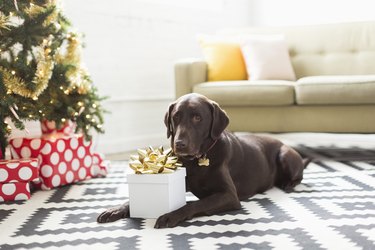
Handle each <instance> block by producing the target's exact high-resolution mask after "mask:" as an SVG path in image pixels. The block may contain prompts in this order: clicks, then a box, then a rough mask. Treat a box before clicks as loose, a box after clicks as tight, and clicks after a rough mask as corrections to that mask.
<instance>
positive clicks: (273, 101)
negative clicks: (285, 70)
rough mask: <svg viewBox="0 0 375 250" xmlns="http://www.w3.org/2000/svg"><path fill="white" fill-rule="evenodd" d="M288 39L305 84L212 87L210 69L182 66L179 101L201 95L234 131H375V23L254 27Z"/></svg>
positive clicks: (196, 63)
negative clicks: (218, 108) (214, 105)
mask: <svg viewBox="0 0 375 250" xmlns="http://www.w3.org/2000/svg"><path fill="white" fill-rule="evenodd" d="M224 33H225V35H227V36H230V35H237V34H281V33H282V34H284V36H285V38H286V40H287V43H288V48H289V54H290V57H291V62H292V66H293V68H294V71H295V74H296V77H297V80H296V81H295V82H294V81H281V80H265V81H247V80H245V81H220V82H207V63H206V62H205V61H204V60H202V59H188V60H185V59H182V60H181V61H179V62H177V63H176V65H175V84H176V98H177V97H179V96H181V95H183V94H186V93H190V92H197V93H201V94H203V95H206V96H207V97H209V98H211V99H213V100H215V101H216V102H218V103H219V104H220V105H221V107H222V108H224V109H225V110H226V112H227V113H228V115H229V117H230V120H231V123H230V126H229V128H230V129H231V130H232V131H250V132H352V133H374V132H375V22H358V23H342V24H325V25H313V26H297V27H272V28H271V27H268V28H249V29H241V30H231V31H225V32H224Z"/></svg>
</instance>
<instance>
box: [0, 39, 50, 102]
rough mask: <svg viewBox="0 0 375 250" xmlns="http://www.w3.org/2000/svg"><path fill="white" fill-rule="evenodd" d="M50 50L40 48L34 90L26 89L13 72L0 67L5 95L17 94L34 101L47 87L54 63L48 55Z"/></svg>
mask: <svg viewBox="0 0 375 250" xmlns="http://www.w3.org/2000/svg"><path fill="white" fill-rule="evenodd" d="M50 52H51V50H50V49H49V48H48V47H44V46H42V47H40V48H39V49H38V55H37V60H38V63H37V68H36V72H35V76H34V78H33V80H32V83H34V84H35V89H33V90H32V89H29V88H27V87H26V84H25V81H24V80H22V79H21V78H19V77H18V76H17V75H16V72H15V71H13V70H8V69H5V68H4V67H0V71H1V72H2V74H3V82H4V85H5V87H6V88H7V93H8V94H11V93H14V94H17V95H20V96H23V97H27V98H32V99H36V98H38V96H39V95H40V94H41V93H42V92H43V91H44V90H45V89H46V88H47V87H48V82H49V80H50V79H51V76H52V70H53V67H54V62H53V60H52V58H51V56H50V55H49V53H50Z"/></svg>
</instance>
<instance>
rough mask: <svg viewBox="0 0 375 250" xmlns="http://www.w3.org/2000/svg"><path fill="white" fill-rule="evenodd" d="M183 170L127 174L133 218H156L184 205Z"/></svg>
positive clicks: (131, 215)
mask: <svg viewBox="0 0 375 250" xmlns="http://www.w3.org/2000/svg"><path fill="white" fill-rule="evenodd" d="M185 176H186V170H185V168H179V169H177V170H176V171H175V172H173V173H169V174H128V175H127V178H128V184H129V209H130V217H133V218H153V219H154V218H158V217H159V216H161V215H163V214H165V213H168V212H171V211H173V210H176V209H178V208H180V207H182V206H184V205H185V204H186V194H185V193H186V189H185Z"/></svg>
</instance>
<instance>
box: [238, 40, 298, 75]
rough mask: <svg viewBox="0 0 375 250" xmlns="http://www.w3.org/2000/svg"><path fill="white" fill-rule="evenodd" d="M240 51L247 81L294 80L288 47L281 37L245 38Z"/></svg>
mask: <svg viewBox="0 0 375 250" xmlns="http://www.w3.org/2000/svg"><path fill="white" fill-rule="evenodd" d="M241 50H242V54H243V57H244V60H245V64H246V69H247V73H248V76H249V80H290V81H295V80H296V75H295V73H294V70H293V67H292V64H291V61H290V57H289V52H288V46H287V44H286V41H285V39H284V37H283V36H282V35H254V36H249V37H246V38H244V39H243V42H242V45H241Z"/></svg>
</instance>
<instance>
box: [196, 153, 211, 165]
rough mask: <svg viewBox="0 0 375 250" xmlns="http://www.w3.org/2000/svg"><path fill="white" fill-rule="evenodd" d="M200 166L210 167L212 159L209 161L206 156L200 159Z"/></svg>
mask: <svg viewBox="0 0 375 250" xmlns="http://www.w3.org/2000/svg"><path fill="white" fill-rule="evenodd" d="M198 165H199V166H201V167H208V166H209V165H210V159H208V158H207V157H206V156H205V155H204V156H202V157H201V158H199V160H198Z"/></svg>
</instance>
